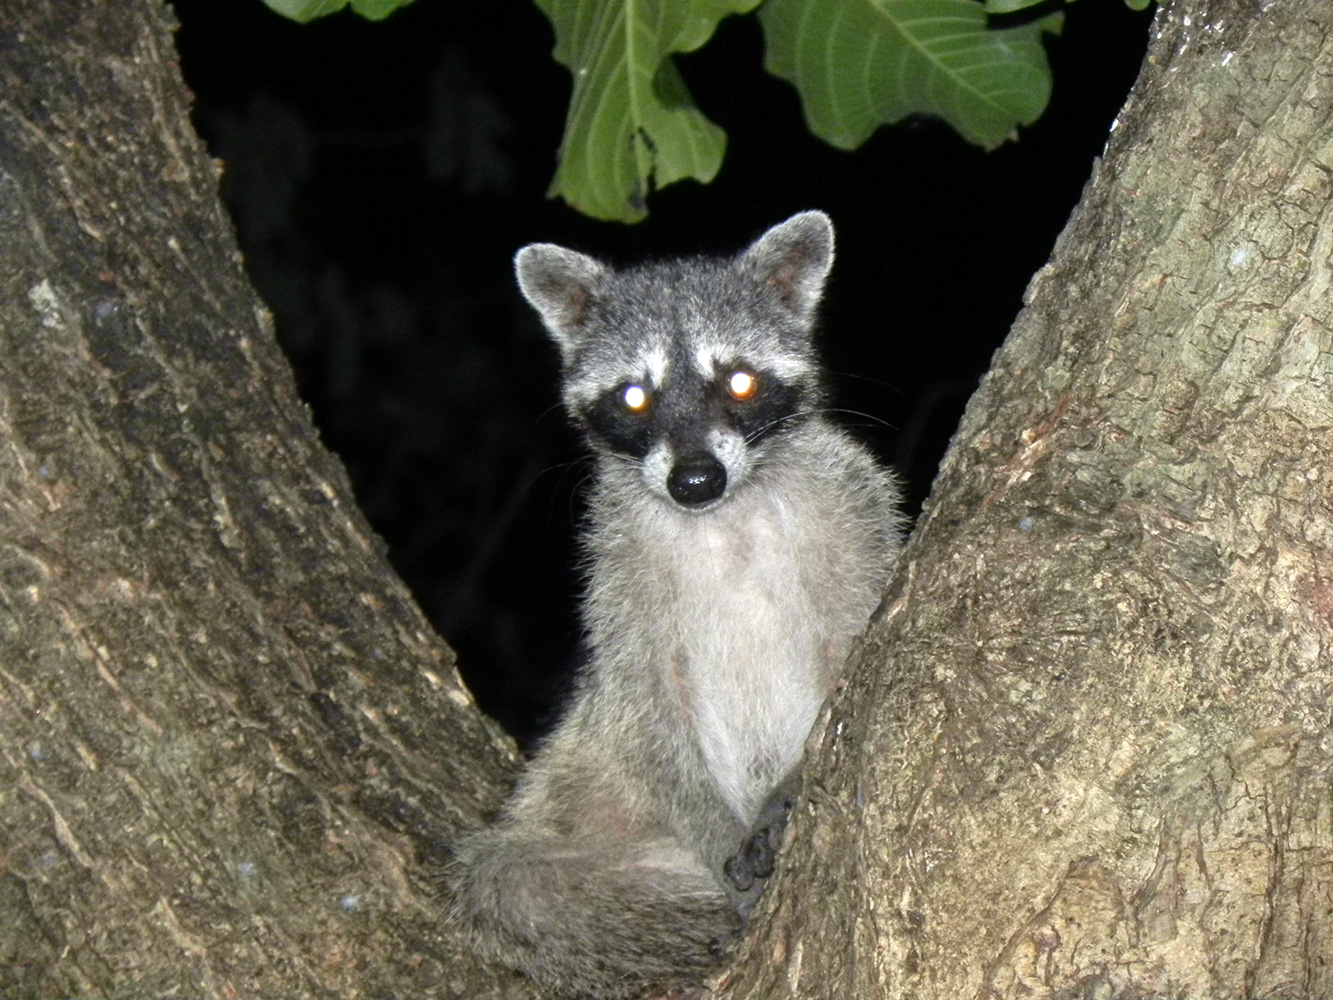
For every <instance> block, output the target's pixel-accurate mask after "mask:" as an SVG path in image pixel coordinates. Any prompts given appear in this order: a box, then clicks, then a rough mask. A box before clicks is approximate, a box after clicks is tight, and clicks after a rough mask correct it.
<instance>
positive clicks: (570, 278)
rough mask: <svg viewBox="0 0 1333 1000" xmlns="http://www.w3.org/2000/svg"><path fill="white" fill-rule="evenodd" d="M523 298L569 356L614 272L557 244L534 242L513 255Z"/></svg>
mask: <svg viewBox="0 0 1333 1000" xmlns="http://www.w3.org/2000/svg"><path fill="white" fill-rule="evenodd" d="M514 273H515V274H517V275H518V287H519V290H520V291H522V293H523V297H524V298H525V299H527V300H528V302H530V303H531V304H532V308H534V309H536V310H537V313H538V314H539V315H540V316H541V318H542V322H543V323H544V324H545V325H546V329H547V330H548V331H550V334H551V336H552V338H554V340H555V342H556V343H557V344H559V345H560V352H561V353H562V354H564V355H568V354H569V353H570V351H572V350H573V349H574V348H575V347H576V346H578V343H579V340H580V339H581V336H582V328H583V324H584V321H585V320H586V319H587V318H588V310H589V308H590V307H591V306H592V303H593V302H594V300H596V298H597V296H598V295H599V294H600V293H601V290H602V288H603V286H604V285H605V284H606V279H607V277H608V276H609V275H610V273H611V271H610V269H609V268H607V266H606V265H605V264H603V263H601V262H600V261H597V260H594V259H593V258H591V257H589V256H587V255H586V254H581V253H576V252H575V251H573V250H567V249H565V248H564V247H561V246H556V245H555V244H554V243H532V244H530V245H528V246H525V247H524V248H523V249H522V250H520V251H519V252H518V253H517V254H515V255H514Z"/></svg>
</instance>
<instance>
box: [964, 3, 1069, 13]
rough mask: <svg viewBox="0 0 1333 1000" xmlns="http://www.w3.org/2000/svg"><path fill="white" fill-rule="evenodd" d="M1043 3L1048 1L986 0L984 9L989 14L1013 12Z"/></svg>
mask: <svg viewBox="0 0 1333 1000" xmlns="http://www.w3.org/2000/svg"><path fill="white" fill-rule="evenodd" d="M1065 2H1066V3H1072V2H1073V0H1065ZM1043 3H1046V0H986V2H985V4H984V5H983V7H982V9H984V10H985V11H986V13H987V14H1012V13H1013V12H1014V11H1016V10H1026V9H1027V8H1028V7H1035V6H1037V5H1038V4H1043Z"/></svg>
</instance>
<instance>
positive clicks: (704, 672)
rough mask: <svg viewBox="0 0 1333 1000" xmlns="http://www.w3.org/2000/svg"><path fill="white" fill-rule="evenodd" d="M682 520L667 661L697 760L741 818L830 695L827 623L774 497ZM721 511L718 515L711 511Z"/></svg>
mask: <svg viewBox="0 0 1333 1000" xmlns="http://www.w3.org/2000/svg"><path fill="white" fill-rule="evenodd" d="M728 513H730V512H727V511H718V512H716V514H715V515H713V516H707V517H702V518H697V519H692V522H691V523H690V530H689V531H688V532H687V535H688V543H687V544H684V545H679V546H678V547H677V558H676V560H675V563H676V565H675V567H674V568H675V575H676V580H677V587H676V588H675V595H674V598H675V600H674V603H675V607H674V608H673V611H672V617H673V619H674V621H675V623H676V626H675V630H674V631H675V635H674V645H675V649H674V650H673V651H672V657H671V658H672V661H673V662H674V664H675V665H676V669H677V670H679V671H680V677H679V683H680V685H681V687H680V691H681V695H682V698H683V700H684V702H685V705H684V707H685V709H686V711H687V712H688V713H689V714H690V716H691V722H692V727H691V728H692V729H693V732H694V737H695V740H696V742H697V744H698V747H699V750H700V752H701V753H702V755H703V758H704V761H705V763H706V765H707V767H708V769H709V771H710V773H711V774H712V776H713V779H714V780H715V781H716V782H717V785H718V787H719V789H720V790H721V792H722V795H723V797H724V798H725V799H726V801H727V802H728V803H729V804H730V805H731V807H732V809H733V810H735V812H736V814H737V816H738V817H740V818H741V819H742V820H743V821H745V822H749V821H750V820H752V819H753V817H754V816H755V815H756V814H757V812H758V810H759V808H760V807H761V806H762V805H763V800H764V798H765V797H766V796H767V795H768V794H769V791H770V790H771V788H772V786H773V784H774V783H775V782H776V781H777V780H778V779H780V778H781V777H782V776H783V775H784V774H786V772H787V771H788V770H789V769H790V768H791V767H792V766H793V765H794V764H795V763H796V762H797V760H799V759H800V756H801V751H802V749H803V746H804V743H805V738H806V735H807V734H808V732H809V730H810V725H811V723H812V722H813V721H814V718H815V715H816V713H817V712H818V711H819V707H820V705H821V704H822V703H823V700H824V698H825V697H826V695H827V694H828V686H829V682H830V680H831V676H832V669H833V668H831V665H830V664H829V662H828V657H829V655H830V653H831V652H833V651H834V650H833V648H832V647H837V648H838V649H839V650H841V649H842V648H844V646H843V643H841V642H836V641H831V640H833V637H832V636H830V634H829V633H830V630H831V629H832V628H833V627H834V625H833V623H832V622H831V621H830V620H829V618H828V616H827V615H826V614H824V613H822V612H821V607H820V605H821V602H820V601H819V600H818V595H816V594H814V593H812V592H811V587H810V582H809V574H807V573H803V572H801V569H802V561H803V553H802V551H801V548H802V546H801V542H802V539H801V537H800V536H799V535H798V533H797V532H796V531H795V530H794V529H793V525H792V524H791V523H790V521H791V519H790V518H789V517H784V512H783V510H782V509H781V508H780V507H770V506H765V507H764V508H763V509H761V510H760V511H758V512H754V511H750V512H749V513H748V514H747V515H746V516H743V517H731V516H727V514H728ZM718 515H720V516H718Z"/></svg>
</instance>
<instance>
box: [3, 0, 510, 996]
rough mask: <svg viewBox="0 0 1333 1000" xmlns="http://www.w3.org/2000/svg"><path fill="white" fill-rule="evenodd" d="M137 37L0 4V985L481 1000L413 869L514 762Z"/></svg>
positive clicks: (163, 46) (128, 19) (40, 4)
mask: <svg viewBox="0 0 1333 1000" xmlns="http://www.w3.org/2000/svg"><path fill="white" fill-rule="evenodd" d="M171 30H172V19H171V15H170V13H169V8H167V7H166V5H165V4H163V3H161V2H158V0H81V2H70V0H18V2H7V3H6V4H5V5H4V8H3V10H0V289H3V293H2V294H0V995H3V996H11V997H35V996H100V995H113V996H114V995H119V996H129V995H132V996H140V997H151V996H159V995H161V996H165V995H169V994H170V995H182V994H184V995H194V996H241V997H246V996H249V997H256V996H298V995H299V996H310V997H315V996H338V997H352V996H359V995H373V996H391V995H414V996H457V995H461V994H462V993H464V992H466V993H467V994H468V995H471V996H486V995H489V994H488V991H487V990H486V988H484V985H479V984H467V983H466V970H467V968H468V967H467V964H466V962H465V961H464V960H463V959H462V958H461V957H460V949H459V946H458V942H457V941H456V940H454V939H453V938H451V937H450V936H449V935H448V934H446V933H442V931H441V928H440V916H439V914H440V907H439V905H438V903H437V901H436V900H435V899H434V898H433V889H432V887H431V886H430V885H429V884H427V881H426V878H425V873H426V872H427V871H428V868H427V866H425V865H423V861H427V860H429V859H430V858H431V857H433V856H434V855H436V854H438V852H439V850H440V845H441V844H442V843H444V842H445V841H447V840H448V838H449V836H450V834H451V833H452V832H453V831H456V830H457V829H458V828H459V826H460V825H462V824H464V823H467V824H469V825H470V824H475V823H476V822H478V819H479V816H480V814H481V812H482V811H483V809H484V808H489V807H490V806H491V805H492V802H493V799H494V797H495V795H496V794H497V793H496V789H497V788H498V787H500V786H501V785H503V783H504V782H505V781H506V779H507V778H508V777H509V775H510V773H511V765H512V763H513V760H514V754H513V752H512V750H511V749H506V748H507V747H508V742H507V740H505V739H504V738H503V737H502V736H500V735H499V733H498V731H496V730H495V728H494V727H493V726H491V725H490V724H489V723H487V722H486V721H485V720H483V719H482V718H481V716H480V715H479V714H478V713H477V712H476V711H475V709H474V708H473V706H472V704H471V699H470V698H469V696H468V695H467V694H466V693H465V692H464V691H463V689H462V688H461V686H460V685H459V683H458V680H457V678H456V676H455V674H454V672H453V666H452V657H451V655H450V654H449V652H448V650H447V649H446V647H445V646H444V645H443V643H442V642H441V641H440V640H439V639H438V638H437V637H436V636H435V635H434V634H433V632H432V630H431V629H430V627H429V626H428V624H427V623H426V621H425V620H424V619H423V617H422V615H421V613H420V612H419V611H418V609H417V607H416V606H415V604H414V603H413V602H412V600H411V598H410V596H409V595H408V594H407V593H406V591H405V590H404V588H403V586H402V585H401V583H399V582H398V581H397V579H396V578H395V577H394V575H393V574H392V573H391V571H390V570H389V568H388V564H387V562H386V561H385V559H384V557H383V553H382V552H381V551H380V547H379V545H378V544H377V542H376V540H375V538H374V536H373V534H372V533H371V531H370V530H369V528H368V527H367V525H366V524H365V522H364V521H363V519H362V518H361V516H360V514H359V513H358V512H357V510H356V507H355V504H354V503H353V501H352V497H351V491H350V489H349V488H348V485H347V482H346V479H345V477H344V475H343V471H342V468H341V466H339V464H338V463H337V461H336V460H335V459H333V458H332V457H331V456H330V455H329V454H328V453H327V452H325V451H324V450H323V449H322V448H321V447H320V445H319V443H318V440H317V437H316V434H315V432H314V430H313V428H312V426H311V424H310V420H309V417H308V414H307V413H306V411H305V409H304V408H303V407H302V405H301V404H300V403H299V401H298V400H297V398H296V395H295V391H294V386H293V383H292V379H291V376H290V373H289V370H288V369H287V366H286V363H285V362H284V360H283V359H282V357H281V355H280V354H279V352H278V350H277V347H276V345H275V342H274V339H273V335H272V329H271V322H270V319H269V317H268V315H267V314H266V313H265V312H264V310H263V308H262V307H261V306H260V304H259V303H258V301H257V300H256V299H255V297H254V294H253V292H252V291H251V290H250V288H249V286H248V284H247V283H246V281H245V279H244V276H243V274H242V271H241V267H240V261H239V254H238V252H237V250H236V245H235V241H234V239H233V236H232V232H231V227H230V223H229V222H228V221H227V219H226V217H225V215H224V213H223V211H222V209H221V207H220V204H219V202H218V199H217V180H218V169H217V167H216V166H215V164H214V163H213V162H212V161H211V160H210V159H209V158H208V157H207V155H206V153H205V150H204V148H203V146H202V144H201V143H200V142H199V140H198V139H197V138H196V136H195V135H194V133H193V131H192V130H191V126H190V122H189V103H188V95H187V93H186V92H185V89H184V87H183V85H182V82H181V79H180V74H179V71H178V69H177V67H176V65H175V51H174V49H173V47H172V41H171ZM493 978H494V977H493ZM460 982H462V983H463V984H464V985H460ZM495 982H497V983H501V982H502V981H501V980H498V979H496V980H495ZM499 990H500V987H499V986H496V987H494V989H493V990H491V991H490V992H492V993H495V994H497V995H498V993H499Z"/></svg>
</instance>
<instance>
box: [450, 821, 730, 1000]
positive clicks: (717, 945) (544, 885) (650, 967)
mask: <svg viewBox="0 0 1333 1000" xmlns="http://www.w3.org/2000/svg"><path fill="white" fill-rule="evenodd" d="M446 880H447V882H448V884H449V888H450V889H451V893H452V899H453V912H454V915H455V917H457V918H458V919H460V920H461V921H462V922H464V923H465V924H466V925H467V927H468V928H469V930H470V932H471V934H472V936H473V938H474V942H475V945H476V947H477V950H478V951H479V952H481V953H482V954H484V955H486V956H488V957H490V958H493V959H495V960H497V961H499V962H502V963H503V964H505V965H509V966H511V967H514V968H517V969H520V970H522V971H523V972H525V973H527V974H528V975H529V976H531V977H532V978H533V979H535V980H537V981H538V982H540V983H542V984H544V985H546V986H548V987H550V988H552V989H554V990H556V991H558V992H560V993H563V994H566V995H568V996H575V997H594V998H597V1000H620V998H630V997H636V996H640V995H642V994H643V993H644V992H646V991H647V990H649V989H652V988H654V987H657V988H663V987H671V986H678V985H681V984H682V983H685V982H688V981H690V980H693V979H697V978H698V977H699V976H700V975H701V974H702V973H704V972H705V971H707V970H708V969H709V968H710V967H712V966H714V965H716V964H717V962H718V959H719V958H720V957H721V953H722V950H723V948H724V947H725V944H726V941H727V939H728V938H730V937H731V936H732V935H733V934H734V933H735V932H736V931H737V930H738V929H739V927H740V919H739V917H738V916H737V914H736V911H735V909H734V907H733V906H732V905H731V903H730V902H729V901H728V899H727V896H726V893H725V892H724V891H723V889H722V886H721V885H720V884H719V883H718V881H717V880H716V879H714V878H713V877H712V876H711V875H710V874H709V872H708V871H707V869H706V868H705V867H704V866H703V865H702V864H701V863H700V862H699V860H698V859H697V858H696V857H695V856H694V855H693V854H692V853H690V852H689V851H686V850H685V849H684V848H682V847H681V846H680V844H679V843H678V842H676V841H675V840H671V839H662V840H653V841H629V842H626V841H618V840H610V839H600V838H595V839H588V838H582V837H581V838H580V839H579V840H578V841H577V842H576V841H573V840H571V839H568V838H564V837H558V836H554V835H549V834H544V833H539V832H534V831H532V830H530V829H526V828H524V827H522V826H518V825H509V826H505V825H501V826H499V827H496V828H492V829H489V830H484V831H482V832H480V833H477V834H474V835H472V836H471V837H469V838H467V839H466V840H464V841H463V842H462V843H460V844H459V845H458V847H457V850H456V854H455V858H454V861H453V863H452V864H451V866H450V868H449V870H448V872H447V875H446Z"/></svg>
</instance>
